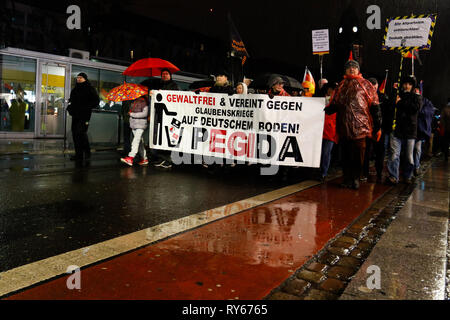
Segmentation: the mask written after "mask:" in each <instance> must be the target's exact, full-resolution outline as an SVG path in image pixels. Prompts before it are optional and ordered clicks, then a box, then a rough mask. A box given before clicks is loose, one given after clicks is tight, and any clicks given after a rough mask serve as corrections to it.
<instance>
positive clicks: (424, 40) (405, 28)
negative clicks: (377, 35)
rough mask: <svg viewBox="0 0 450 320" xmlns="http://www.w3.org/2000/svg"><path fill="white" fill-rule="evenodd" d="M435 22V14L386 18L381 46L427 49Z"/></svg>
mask: <svg viewBox="0 0 450 320" xmlns="http://www.w3.org/2000/svg"><path fill="white" fill-rule="evenodd" d="M435 24H436V15H435V14H431V15H419V16H410V17H402V16H399V17H395V18H391V19H388V20H387V26H386V34H385V36H384V43H383V47H382V48H383V50H394V49H404V48H406V49H419V50H429V49H430V47H431V37H432V36H433V31H434V25H435Z"/></svg>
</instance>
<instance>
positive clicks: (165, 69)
mask: <svg viewBox="0 0 450 320" xmlns="http://www.w3.org/2000/svg"><path fill="white" fill-rule="evenodd" d="M164 71H167V72H168V73H169V74H170V79H172V72H170V70H169V69H167V68H163V69H161V75H162V73H163V72H164Z"/></svg>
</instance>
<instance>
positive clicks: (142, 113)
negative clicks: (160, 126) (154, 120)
mask: <svg viewBox="0 0 450 320" xmlns="http://www.w3.org/2000/svg"><path fill="white" fill-rule="evenodd" d="M147 126H148V105H147V102H146V101H145V99H144V98H143V97H141V98H138V99H136V100H134V101H133V102H132V103H131V107H130V128H131V129H144V130H145V129H147Z"/></svg>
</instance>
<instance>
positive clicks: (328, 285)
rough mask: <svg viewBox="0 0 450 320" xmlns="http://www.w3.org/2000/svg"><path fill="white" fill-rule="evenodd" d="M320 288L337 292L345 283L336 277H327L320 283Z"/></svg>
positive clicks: (340, 290) (342, 288) (341, 289)
mask: <svg viewBox="0 0 450 320" xmlns="http://www.w3.org/2000/svg"><path fill="white" fill-rule="evenodd" d="M320 288H321V289H323V290H325V291H328V292H332V293H336V294H338V293H340V292H342V291H343V290H344V288H345V283H344V282H342V281H340V280H337V279H332V278H328V279H327V280H325V281H324V282H322V283H321V284H320Z"/></svg>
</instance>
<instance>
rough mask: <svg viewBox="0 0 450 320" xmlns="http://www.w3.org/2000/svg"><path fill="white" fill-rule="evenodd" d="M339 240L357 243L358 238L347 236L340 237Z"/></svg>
mask: <svg viewBox="0 0 450 320" xmlns="http://www.w3.org/2000/svg"><path fill="white" fill-rule="evenodd" d="M339 241H341V242H346V243H351V244H356V243H357V242H358V240H356V239H355V238H352V237H347V236H343V237H340V238H339Z"/></svg>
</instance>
